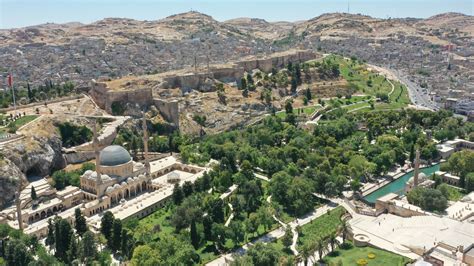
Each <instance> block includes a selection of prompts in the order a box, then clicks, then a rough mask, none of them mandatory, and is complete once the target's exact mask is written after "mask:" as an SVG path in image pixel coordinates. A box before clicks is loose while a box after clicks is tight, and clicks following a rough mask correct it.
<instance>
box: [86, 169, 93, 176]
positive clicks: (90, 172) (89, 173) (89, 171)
mask: <svg viewBox="0 0 474 266" xmlns="http://www.w3.org/2000/svg"><path fill="white" fill-rule="evenodd" d="M92 172H94V171H92V170H86V171H85V172H84V175H86V176H90V175H91V174H92Z"/></svg>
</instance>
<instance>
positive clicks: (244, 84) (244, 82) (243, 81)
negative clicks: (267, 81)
mask: <svg viewBox="0 0 474 266" xmlns="http://www.w3.org/2000/svg"><path fill="white" fill-rule="evenodd" d="M240 89H241V90H246V89H247V80H246V79H245V78H241V79H240Z"/></svg>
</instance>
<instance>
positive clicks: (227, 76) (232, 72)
mask: <svg viewBox="0 0 474 266" xmlns="http://www.w3.org/2000/svg"><path fill="white" fill-rule="evenodd" d="M315 58H316V54H315V53H313V52H312V51H310V50H302V51H294V52H291V53H285V54H276V55H273V56H269V57H267V58H260V59H259V58H251V59H245V60H242V61H238V62H236V63H232V64H230V65H226V66H211V67H210V69H209V72H207V71H201V72H197V73H196V72H189V73H186V74H180V75H173V76H164V77H163V82H162V83H161V84H160V85H159V86H158V87H159V88H161V89H168V88H181V90H182V91H183V92H187V91H190V90H201V91H202V88H201V87H203V85H204V83H205V81H206V78H214V79H217V80H219V81H222V82H240V79H241V78H242V77H243V75H244V73H245V72H250V71H252V70H254V69H260V70H261V71H264V72H270V71H271V70H272V68H277V69H278V68H283V67H285V66H287V65H288V63H289V62H292V63H301V62H305V61H308V60H311V59H315Z"/></svg>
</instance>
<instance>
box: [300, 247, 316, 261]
mask: <svg viewBox="0 0 474 266" xmlns="http://www.w3.org/2000/svg"><path fill="white" fill-rule="evenodd" d="M300 254H301V258H302V259H303V261H304V265H305V266H306V265H308V259H309V257H311V254H313V248H312V245H311V244H309V243H306V244H304V245H303V249H302V250H301V253H300Z"/></svg>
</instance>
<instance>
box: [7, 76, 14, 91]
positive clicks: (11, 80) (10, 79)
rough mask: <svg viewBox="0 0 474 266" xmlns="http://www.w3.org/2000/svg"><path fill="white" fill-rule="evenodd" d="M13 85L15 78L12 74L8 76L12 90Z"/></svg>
mask: <svg viewBox="0 0 474 266" xmlns="http://www.w3.org/2000/svg"><path fill="white" fill-rule="evenodd" d="M12 85H13V76H12V74H8V86H9V87H10V88H11V87H12Z"/></svg>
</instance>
